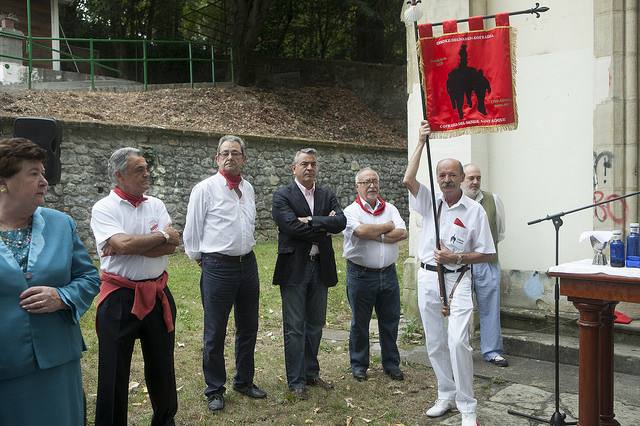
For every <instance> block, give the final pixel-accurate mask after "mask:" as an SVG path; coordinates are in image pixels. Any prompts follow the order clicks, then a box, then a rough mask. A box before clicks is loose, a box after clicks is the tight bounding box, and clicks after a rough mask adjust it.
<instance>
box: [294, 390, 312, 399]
mask: <svg viewBox="0 0 640 426" xmlns="http://www.w3.org/2000/svg"><path fill="white" fill-rule="evenodd" d="M291 395H293V397H294V398H295V399H297V400H298V401H306V400H307V399H309V394H308V393H307V390H306V389H305V388H296V389H291Z"/></svg>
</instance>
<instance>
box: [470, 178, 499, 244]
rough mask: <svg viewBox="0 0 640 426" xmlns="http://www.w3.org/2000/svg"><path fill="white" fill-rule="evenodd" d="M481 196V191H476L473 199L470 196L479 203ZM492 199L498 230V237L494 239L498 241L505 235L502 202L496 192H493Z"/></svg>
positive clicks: (482, 196)
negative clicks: (494, 205)
mask: <svg viewBox="0 0 640 426" xmlns="http://www.w3.org/2000/svg"><path fill="white" fill-rule="evenodd" d="M483 198H484V194H482V191H478V195H476V198H475V199H473V198H472V200H474V201H476V202H478V203H479V202H480V201H481V200H482V199H483ZM493 200H494V201H495V204H496V228H497V230H498V237H497V238H496V241H498V242H500V241H502V240H504V237H505V235H506V225H505V219H504V204H503V203H502V200H501V199H500V197H498V194H493Z"/></svg>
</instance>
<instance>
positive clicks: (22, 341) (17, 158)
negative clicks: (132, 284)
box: [0, 138, 100, 426]
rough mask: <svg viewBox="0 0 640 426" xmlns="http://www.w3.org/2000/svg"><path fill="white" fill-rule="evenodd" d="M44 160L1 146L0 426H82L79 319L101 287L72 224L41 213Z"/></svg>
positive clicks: (30, 147)
mask: <svg viewBox="0 0 640 426" xmlns="http://www.w3.org/2000/svg"><path fill="white" fill-rule="evenodd" d="M45 156H46V153H45V151H44V150H42V149H41V148H40V147H38V146H37V145H35V144H34V143H32V142H31V141H29V140H27V139H22V138H12V139H5V140H0V425H20V426H30V425H45V424H46V425H60V426H69V425H82V424H84V423H85V408H84V392H83V389H82V375H81V371H80V356H81V352H82V351H83V350H84V349H85V348H84V342H83V340H82V335H81V333H80V325H79V320H80V316H81V315H82V314H84V312H85V311H86V310H87V309H88V308H89V306H91V301H92V300H93V297H94V296H95V295H96V294H97V292H98V290H99V285H100V280H99V277H98V274H97V272H96V269H95V267H94V266H93V264H92V263H91V260H90V258H89V256H88V254H87V251H86V249H85V247H84V246H83V244H82V242H81V241H80V239H79V238H78V234H77V233H76V225H75V223H74V222H73V220H72V219H71V218H70V217H69V216H67V215H66V214H64V213H61V212H58V211H56V210H51V209H47V208H43V207H40V206H41V205H42V204H43V203H44V196H45V194H46V192H47V186H48V184H47V181H46V179H45V178H44V166H43V163H44V160H45V158H46V157H45Z"/></svg>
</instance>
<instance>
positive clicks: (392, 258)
mask: <svg viewBox="0 0 640 426" xmlns="http://www.w3.org/2000/svg"><path fill="white" fill-rule="evenodd" d="M360 201H361V202H362V205H363V206H364V207H365V208H368V209H369V211H371V212H373V211H374V210H375V209H371V206H370V205H369V203H367V202H366V201H365V200H363V199H362V198H360ZM379 204H380V201H378V202H377V203H376V208H377V207H378V205H379ZM344 215H345V217H346V218H347V227H346V228H345V229H344V231H342V234H343V235H344V242H343V252H342V256H343V257H344V258H345V259H348V260H350V261H352V262H353V263H355V264H357V265H360V266H364V267H365V268H375V269H380V268H386V267H387V266H389V265H391V264H392V263H395V262H396V261H397V260H398V243H394V244H388V243H381V242H379V241H375V240H364V239H361V238H358V237H356V236H355V234H354V231H355V230H356V228H357V227H358V226H360V225H363V224H364V225H381V224H383V223H387V222H389V221H393V223H394V224H395V226H396V228H400V229H407V227H406V225H405V223H404V220H402V217H401V216H400V212H398V209H397V208H396V206H394V205H393V204H390V203H386V206H385V209H384V211H383V212H382V214H380V215H378V216H374V215H372V214H370V213H367V212H365V211H364V210H362V207H360V205H359V204H358V203H356V202H355V201H354V202H353V203H351V204H350V205H348V206H347V207H346V208H345V209H344Z"/></svg>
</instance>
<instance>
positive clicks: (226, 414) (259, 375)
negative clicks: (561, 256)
mask: <svg viewBox="0 0 640 426" xmlns="http://www.w3.org/2000/svg"><path fill="white" fill-rule="evenodd" d="M335 249H336V253H337V256H338V259H337V262H338V271H339V280H340V281H339V283H338V285H337V286H336V287H333V288H331V289H330V290H329V301H328V310H327V327H328V328H331V329H336V330H345V331H346V330H348V329H349V322H350V320H351V312H350V309H349V304H348V303H347V298H346V291H345V262H344V259H342V258H341V257H340V256H341V253H342V240H341V239H340V238H335ZM255 252H256V255H257V257H258V267H259V269H260V282H261V288H260V291H261V293H260V325H259V331H258V341H257V344H256V352H255V356H256V376H255V382H256V384H257V385H258V386H260V387H261V388H263V389H264V390H265V391H266V392H267V393H268V394H269V395H268V397H267V399H266V400H251V399H249V398H247V397H244V396H242V395H240V394H238V393H236V392H234V391H233V390H230V388H231V384H232V380H233V374H234V366H233V365H234V362H233V359H234V350H233V342H234V339H233V329H234V327H233V319H232V318H231V319H230V321H229V333H228V335H227V341H226V350H225V354H226V361H227V377H228V379H227V388H228V391H227V393H226V395H225V400H226V405H225V409H224V410H223V411H222V412H220V413H215V414H214V413H211V412H209V411H208V409H207V404H206V399H205V398H204V396H203V390H204V380H203V378H202V318H203V313H202V305H201V303H200V290H199V284H198V283H199V275H200V272H199V268H198V267H197V266H196V264H195V263H194V262H191V261H190V260H189V259H188V258H187V257H186V256H184V255H183V254H176V255H174V256H171V258H170V261H169V276H170V278H169V286H170V288H171V291H172V293H173V295H174V298H175V300H176V305H177V309H178V318H177V324H176V349H175V367H176V381H177V384H176V385H177V388H178V399H179V408H178V414H177V417H176V422H177V424H181V425H196V424H197V425H207V424H255V423H269V424H277V425H304V424H317V425H345V424H348V425H349V424H353V425H357V424H361V425H364V424H417V423H420V422H422V423H424V422H425V420H424V419H425V418H424V417H423V416H422V412H423V410H424V407H425V406H426V405H427V404H428V403H429V402H431V401H433V400H434V399H435V398H434V396H435V390H434V385H435V379H434V377H433V373H432V371H431V370H430V369H428V368H426V367H425V366H422V365H403V366H402V368H403V370H404V372H405V376H406V379H405V381H404V382H394V381H392V380H391V379H389V378H388V377H387V376H386V375H384V374H383V372H382V367H381V365H380V360H379V358H378V357H373V359H372V363H371V367H370V370H369V377H370V378H369V380H368V381H366V382H362V383H359V382H356V381H355V380H354V379H353V378H352V377H351V373H350V370H349V350H348V341H347V340H337V339H336V340H323V341H322V344H321V348H320V369H321V375H322V377H324V378H325V379H327V380H329V381H332V382H333V383H334V384H335V389H334V390H333V391H324V390H322V389H316V388H309V391H310V398H309V400H307V401H300V402H296V401H292V400H290V399H289V398H288V393H287V383H286V377H285V370H284V351H283V336H282V313H281V302H280V291H279V288H278V287H276V286H273V285H271V278H272V275H273V268H274V263H275V257H276V252H277V250H276V243H275V242H272V243H261V244H258V245H257V246H256V249H255ZM406 256H407V244H406V242H405V243H404V244H403V245H402V246H401V254H400V260H399V262H398V266H399V268H398V273H399V278H400V282H402V276H401V275H402V267H401V265H402V262H403V261H404V259H405V258H406ZM232 315H233V314H232ZM94 319H95V307H94V308H92V309H91V310H90V311H89V312H87V314H86V315H85V316H84V317H83V319H82V328H83V334H84V337H85V341H86V343H87V346H88V350H87V352H85V354H84V357H83V360H82V366H83V374H84V382H85V390H86V392H87V397H88V398H87V399H88V411H89V412H88V418H89V421H90V422H92V421H93V419H94V412H95V400H96V381H97V366H98V359H97V348H98V344H97V338H96V334H95V329H94ZM411 339H415V337H414V336H411ZM399 340H400V344H402V341H403V339H402V337H401V338H400V339H399ZM130 382H131V387H132V390H131V392H130V394H129V424H131V425H148V424H150V422H151V404H150V402H149V398H148V395H147V394H146V387H145V384H144V374H143V362H142V356H141V352H140V346H139V344H136V349H135V351H134V359H133V362H132V367H131V377H130ZM136 384H138V385H137V386H136Z"/></svg>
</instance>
